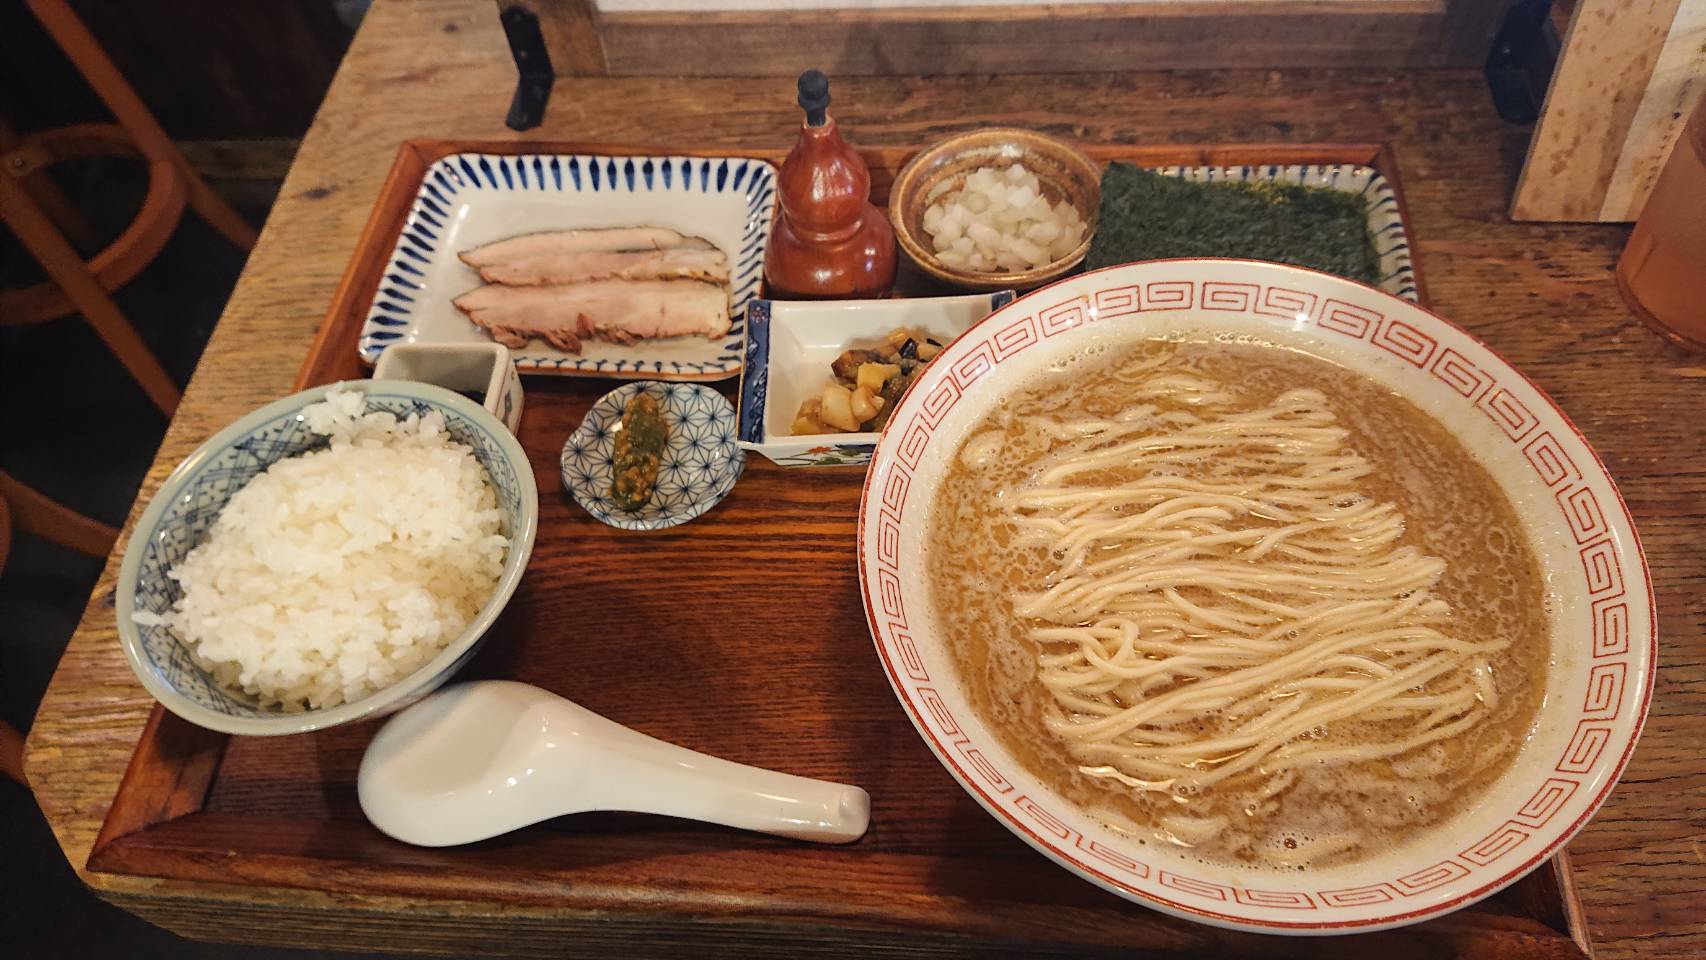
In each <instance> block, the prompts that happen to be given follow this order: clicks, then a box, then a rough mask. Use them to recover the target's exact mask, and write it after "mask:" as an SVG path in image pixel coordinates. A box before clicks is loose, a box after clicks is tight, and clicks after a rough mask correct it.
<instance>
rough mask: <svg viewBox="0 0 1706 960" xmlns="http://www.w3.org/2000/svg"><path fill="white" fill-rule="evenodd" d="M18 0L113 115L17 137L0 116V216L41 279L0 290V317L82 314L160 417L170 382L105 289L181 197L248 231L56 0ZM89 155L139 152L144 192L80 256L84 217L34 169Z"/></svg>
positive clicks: (222, 227) (151, 248)
mask: <svg viewBox="0 0 1706 960" xmlns="http://www.w3.org/2000/svg"><path fill="white" fill-rule="evenodd" d="M28 3H29V6H30V9H31V11H32V12H33V13H34V14H35V16H36V19H38V20H40V21H41V23H42V26H44V27H46V28H47V32H48V33H49V35H51V36H52V37H53V39H54V42H55V43H57V44H58V45H59V47H60V49H61V50H63V51H64V52H65V55H66V56H67V57H69V58H70V60H71V62H72V64H73V65H75V66H76V68H77V70H78V72H79V73H81V74H82V75H83V78H84V79H85V80H87V81H88V83H89V86H90V87H92V88H93V89H94V91H95V93H96V94H97V95H98V96H99V97H100V98H101V99H102V100H103V101H104V102H105V103H106V105H107V108H108V109H110V110H111V111H112V112H113V115H114V116H115V117H117V118H118V122H117V123H110V124H78V125H75V126H67V127H59V128H57V129H53V130H48V131H45V132H42V133H38V134H31V135H29V136H23V137H20V136H17V135H16V134H14V133H13V132H12V131H11V130H9V129H7V128H6V127H5V125H4V124H0V221H4V222H5V223H6V225H7V226H8V227H10V228H11V230H12V232H13V233H14V234H16V235H17V237H18V240H19V241H20V242H21V243H22V244H23V245H24V247H25V248H26V249H28V250H29V252H30V255H31V256H33V257H34V258H35V259H36V261H37V262H39V263H40V264H41V266H42V269H43V270H44V271H46V273H47V275H48V278H49V280H48V281H47V282H45V283H41V284H37V285H36V286H33V287H27V288H24V289H14V290H3V291H0V325H20V324H31V323H41V322H43V321H46V320H52V319H56V318H58V317H63V316H66V315H68V314H71V313H80V314H82V316H83V319H84V320H86V321H88V323H89V325H90V326H92V327H94V328H95V332H96V333H97V334H99V335H100V337H101V339H102V340H103V341H104V342H105V343H106V344H107V347H108V348H109V349H111V350H112V351H113V353H114V354H116V355H117V356H118V359H119V361H120V362H122V363H123V364H124V366H125V369H126V370H128V371H130V374H131V376H132V377H134V378H136V381H137V383H138V384H140V385H141V386H142V389H143V391H144V392H146V393H147V394H148V398H149V399H150V400H152V401H153V402H154V405H155V406H157V407H159V408H160V410H161V411H162V412H164V413H165V414H166V415H167V416H170V415H171V414H172V411H173V410H174V409H176V408H177V405H178V398H179V395H180V394H179V391H178V387H177V385H176V384H174V383H173V382H172V378H171V377H170V376H168V375H167V373H166V371H165V369H164V368H163V367H161V366H160V362H159V361H158V360H157V359H155V357H154V355H153V354H152V353H150V352H149V350H148V347H147V345H146V344H145V343H143V341H142V338H141V337H140V336H138V335H137V332H136V328H135V327H132V326H131V325H130V322H129V321H128V320H126V319H125V317H124V314H123V313H121V312H120V311H119V308H118V305H117V304H115V303H114V302H113V299H112V296H111V291H113V290H115V289H117V288H118V287H120V286H122V285H124V284H125V283H126V282H128V281H129V280H130V279H131V278H132V277H135V276H136V274H137V273H138V272H140V271H141V270H142V268H143V267H144V266H146V265H147V264H148V263H149V261H151V260H153V259H154V257H155V256H156V255H158V254H159V252H160V249H161V248H162V247H164V246H165V245H166V241H167V239H168V238H170V236H171V234H172V231H173V230H174V229H175V228H176V227H177V225H178V221H179V220H180V219H182V217H183V212H184V206H185V204H186V203H187V204H188V205H189V206H190V207H192V208H194V209H195V211H196V213H198V214H200V215H201V217H202V219H204V220H206V221H207V222H208V223H209V224H211V225H212V226H213V228H214V229H216V230H218V231H219V232H220V233H221V234H224V236H225V237H226V238H227V239H229V240H230V241H231V242H232V243H234V244H236V245H237V246H239V247H241V248H242V249H244V250H248V249H251V248H253V247H254V245H255V230H254V228H253V227H251V226H249V224H248V223H247V222H245V221H244V220H243V218H242V217H241V216H239V215H238V213H237V211H236V210H233V209H232V208H231V206H230V204H227V203H226V202H225V201H224V200H223V199H222V198H221V197H220V196H219V195H218V194H216V193H214V192H213V190H212V189H211V188H209V187H208V185H207V184H206V182H204V181H203V180H202V179H201V177H200V176H198V175H197V174H196V173H195V171H194V170H192V169H191V168H190V165H189V163H188V162H187V161H185V160H184V157H183V154H181V153H179V152H178V149H177V147H175V146H173V145H172V141H171V140H170V139H168V138H167V136H166V132H165V131H164V130H162V129H161V128H160V125H159V124H158V123H156V122H155V120H154V117H153V115H152V114H150V113H149V112H148V108H147V107H146V106H144V105H143V103H142V101H141V99H139V98H138V97H137V96H136V91H134V90H132V89H131V88H130V84H128V83H126V82H125V79H124V76H123V75H122V74H120V73H119V71H118V68H117V67H116V66H114V65H113V62H112V60H111V59H110V58H108V57H107V54H106V51H104V50H102V49H101V46H100V44H99V43H97V42H96V41H95V38H94V35H92V34H91V33H89V30H88V28H87V27H85V26H84V25H83V22H82V21H81V20H79V19H77V15H76V14H74V13H73V12H72V11H71V8H70V7H69V6H68V5H67V4H66V2H65V0H28ZM90 156H131V157H138V158H140V159H142V160H143V161H144V162H145V163H147V164H148V192H147V195H146V197H145V198H144V199H143V202H142V209H141V211H140V212H138V213H137V215H136V219H135V220H133V221H132V222H131V224H130V226H129V228H127V229H126V230H125V231H124V233H122V234H120V235H119V237H118V239H117V240H114V241H113V242H112V243H111V244H110V245H108V246H107V248H106V249H104V250H102V251H101V252H100V253H98V254H96V255H95V256H94V257H93V258H91V259H90V260H88V261H84V259H83V257H82V255H81V254H79V253H78V252H77V249H76V247H75V246H74V245H73V241H82V242H84V243H85V244H87V243H88V242H89V241H90V240H91V239H92V236H91V233H90V231H89V229H88V226H87V224H86V223H85V222H84V221H83V219H82V217H80V216H79V215H78V214H77V213H76V211H75V209H73V208H72V206H71V205H70V203H69V202H68V201H67V200H66V199H65V197H64V196H63V194H61V193H60V192H59V190H58V189H57V188H55V187H54V186H53V184H52V183H51V182H49V181H48V180H47V179H46V178H45V177H35V176H34V175H35V174H37V173H39V172H40V171H41V170H42V169H43V168H44V167H47V166H50V165H52V164H54V163H57V162H60V161H62V160H69V159H72V158H74V157H90ZM68 236H69V239H68Z"/></svg>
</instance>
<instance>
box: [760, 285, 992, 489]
mask: <svg viewBox="0 0 1706 960" xmlns="http://www.w3.org/2000/svg"><path fill="white" fill-rule="evenodd" d="M1013 296H1014V293H1013V291H1011V290H997V291H995V292H994V293H973V294H967V295H965V296H959V297H904V298H896V299H891V300H816V301H810V300H754V301H752V305H751V306H750V307H748V308H747V336H746V369H745V370H744V371H743V372H742V373H741V381H740V446H741V449H743V450H756V451H758V452H759V453H762V454H764V455H765V456H766V457H768V458H770V460H771V461H772V462H774V463H776V464H778V465H779V466H784V467H842V466H858V465H861V464H866V463H870V462H871V451H873V450H875V449H876V448H877V437H878V436H880V434H878V433H875V432H864V433H818V434H812V435H810V436H794V435H793V433H792V429H793V425H794V416H795V414H796V413H798V412H799V409H800V404H801V403H802V402H803V401H805V400H806V398H808V397H814V396H817V395H818V394H819V393H821V392H822V391H823V388H824V385H825V384H827V383H829V381H830V379H831V377H832V374H831V372H830V364H831V363H832V362H833V361H834V360H835V358H836V357H838V356H840V355H841V352H842V351H843V350H847V349H849V348H852V347H865V346H873V345H875V344H877V343H880V342H881V341H882V339H883V338H884V337H885V336H887V335H888V334H889V333H890V331H893V330H897V329H901V328H905V329H908V330H922V331H924V332H925V333H927V334H929V335H931V336H933V337H936V338H938V339H939V340H940V342H942V343H948V342H949V341H951V340H953V339H954V338H955V337H957V336H959V335H960V334H962V333H964V332H966V331H967V330H968V329H970V328H971V326H972V324H975V323H977V322H978V321H979V320H982V319H983V318H984V317H987V316H989V315H990V314H991V313H994V312H995V311H996V310H998V309H1000V308H1002V307H1004V306H1006V305H1007V304H1008V303H1011V302H1012V300H1013Z"/></svg>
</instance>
